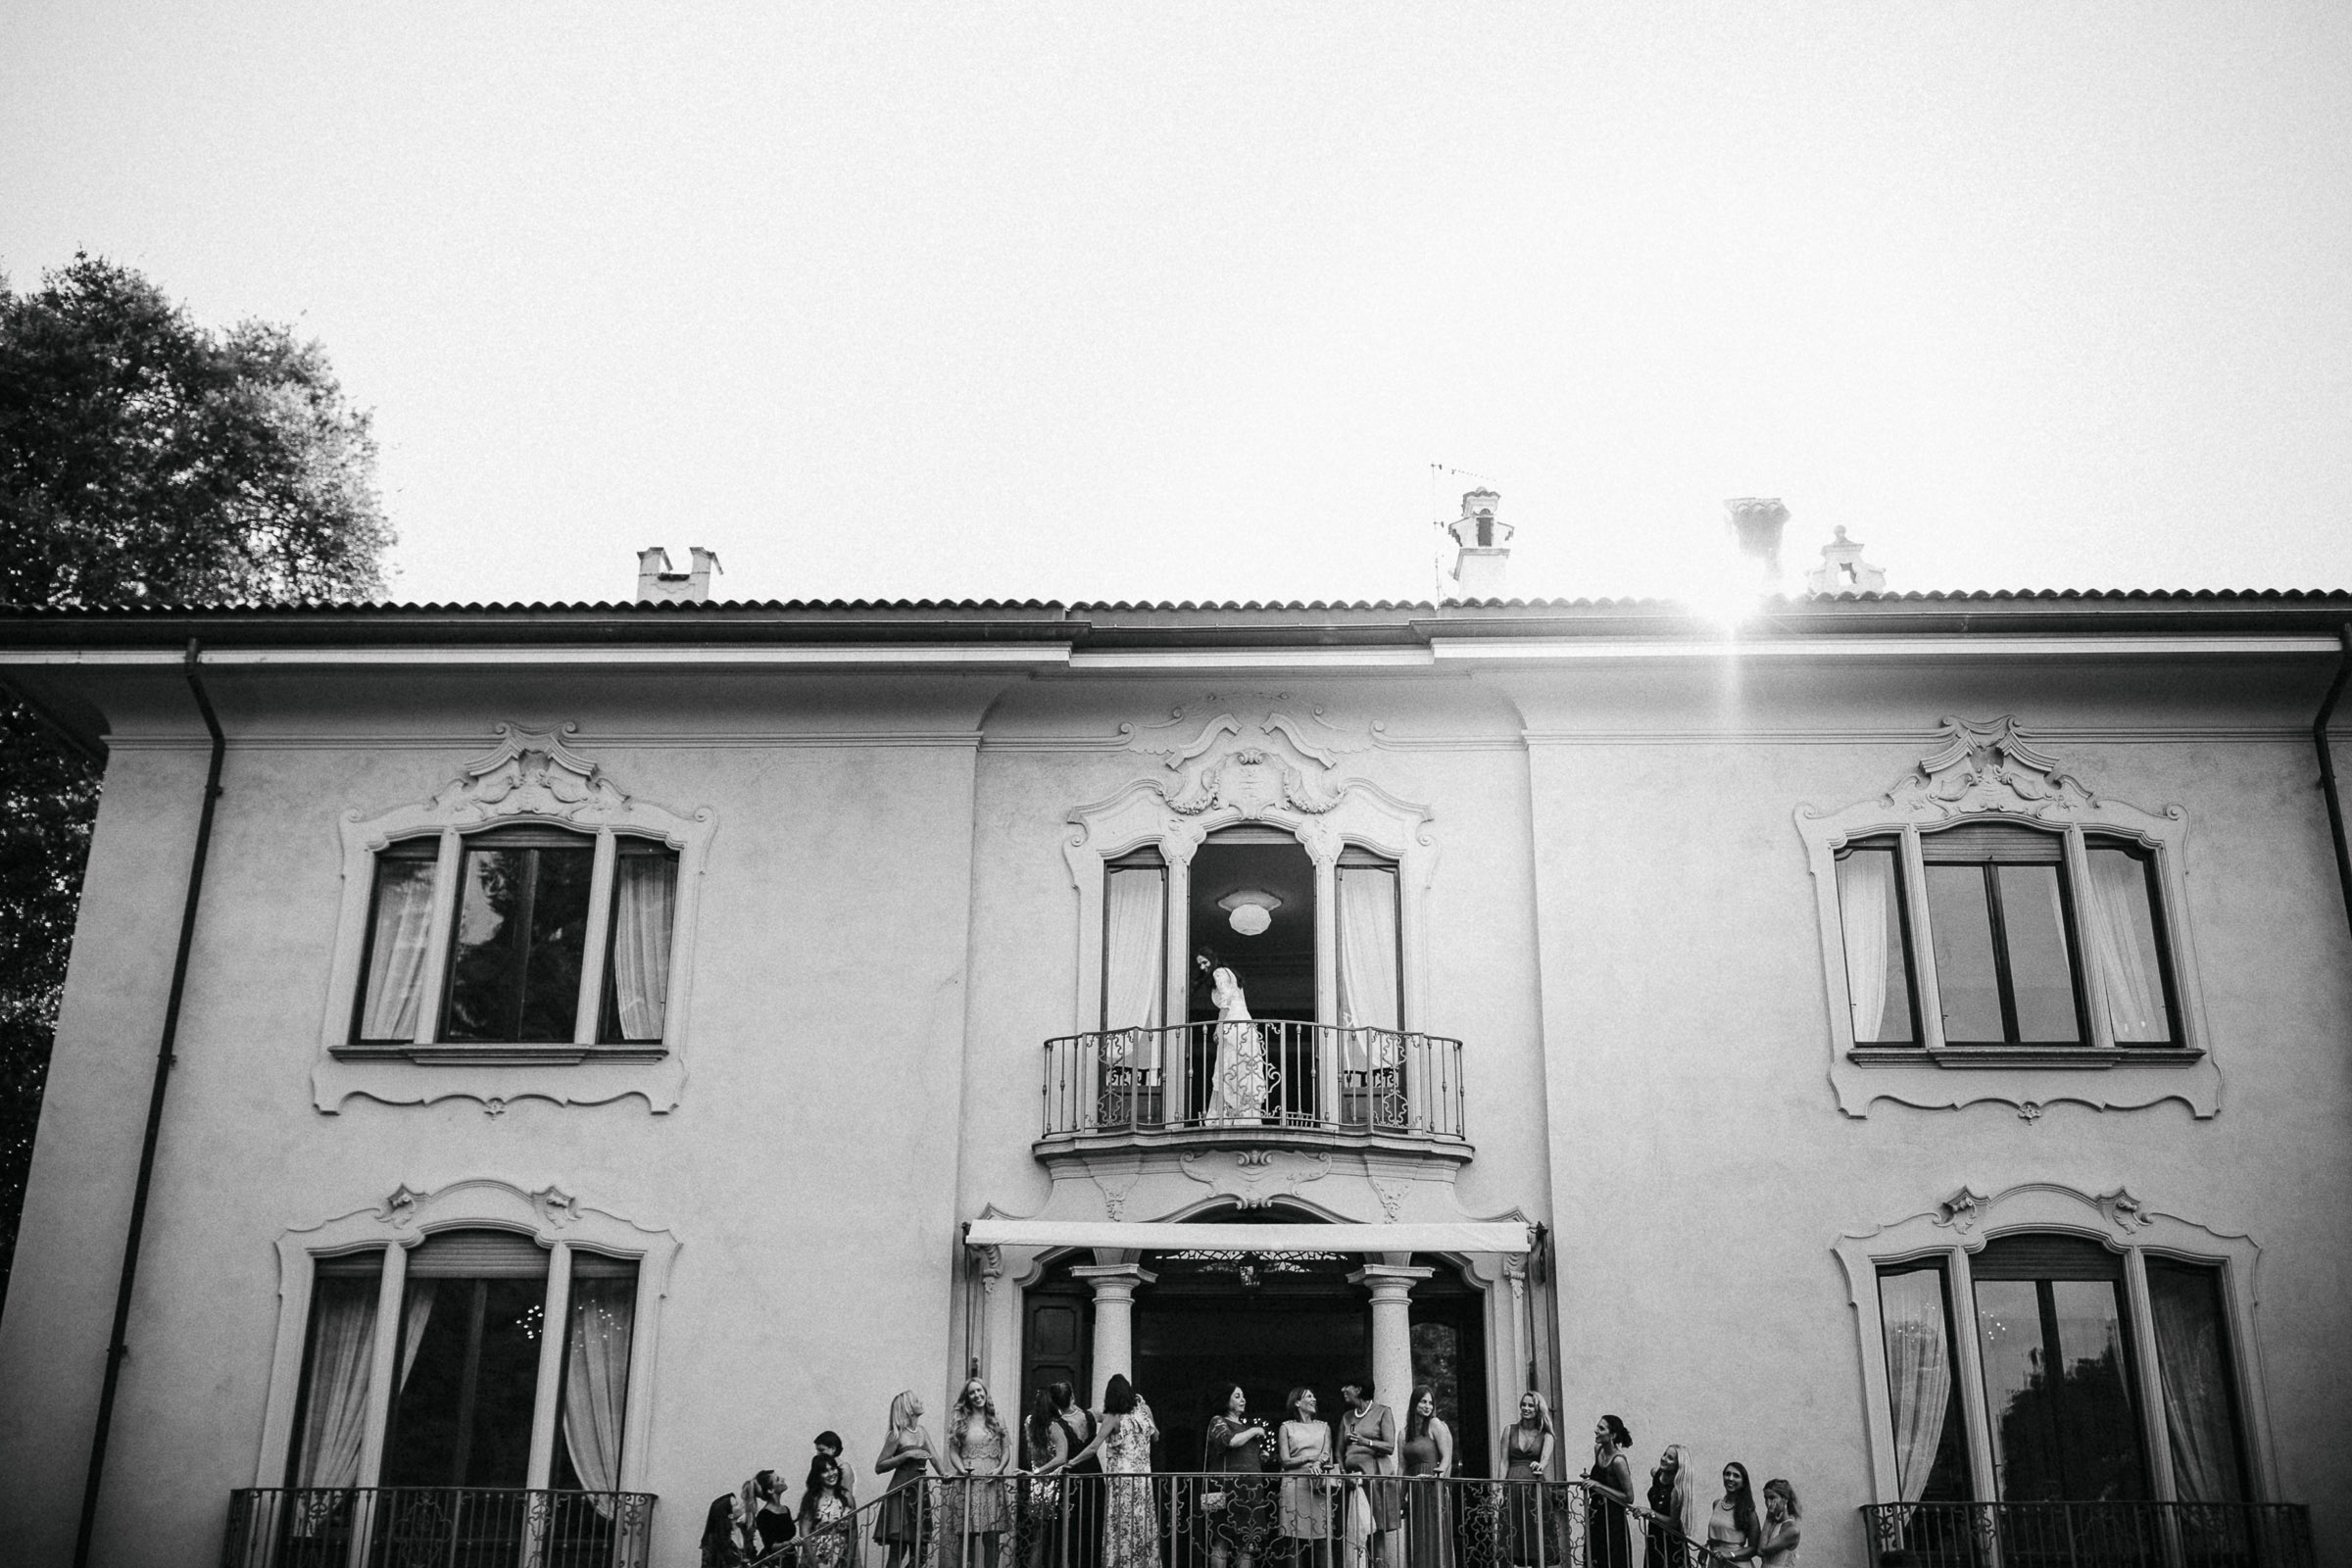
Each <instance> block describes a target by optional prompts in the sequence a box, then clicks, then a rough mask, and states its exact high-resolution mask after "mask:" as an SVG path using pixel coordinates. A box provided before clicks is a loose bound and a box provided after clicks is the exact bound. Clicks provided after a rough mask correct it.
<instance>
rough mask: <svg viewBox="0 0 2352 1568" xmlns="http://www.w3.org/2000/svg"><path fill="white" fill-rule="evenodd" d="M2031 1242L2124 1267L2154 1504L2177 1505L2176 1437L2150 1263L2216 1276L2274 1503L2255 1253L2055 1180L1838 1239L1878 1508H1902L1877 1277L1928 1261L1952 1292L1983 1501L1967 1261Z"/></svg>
mask: <svg viewBox="0 0 2352 1568" xmlns="http://www.w3.org/2000/svg"><path fill="white" fill-rule="evenodd" d="M2021 1232H2034V1233H2038V1234H2045V1235H2046V1234H2051V1233H2057V1234H2061V1235H2071V1236H2082V1237H2088V1238H2089V1239H2091V1240H2093V1241H2095V1242H2098V1243H2099V1244H2100V1245H2101V1246H2103V1247H2105V1248H2106V1249H2107V1250H2109V1251H2111V1252H2116V1253H2119V1254H2121V1256H2122V1258H2123V1270H2124V1288H2125V1298H2126V1302H2125V1304H2126V1307H2127V1309H2128V1311H2129V1313H2130V1316H2131V1340H2132V1355H2133V1358H2134V1360H2135V1362H2136V1365H2137V1368H2138V1378H2139V1386H2138V1387H2136V1388H2134V1389H2133V1391H2132V1403H2133V1406H2134V1407H2135V1408H2136V1410H2137V1411H2138V1414H2139V1418H2140V1435H2141V1443H2142V1445H2143V1447H2144V1450H2145V1452H2146V1453H2147V1456H2148V1466H2149V1469H2150V1471H2151V1477H2150V1479H2151V1482H2152V1484H2153V1487H2154V1491H2155V1495H2156V1497H2157V1499H2158V1500H2160V1501H2171V1500H2173V1495H2174V1486H2173V1464H2172V1446H2171V1439H2170V1437H2169V1435H2168V1434H2167V1432H2166V1430H2165V1416H2164V1401H2163V1400H2162V1398H2161V1397H2157V1398H2151V1397H2148V1396H2149V1395H2150V1394H2151V1393H2152V1392H2155V1391H2156V1389H2157V1381H2156V1380H2157V1377H2158V1372H2157V1368H2158V1365H2159V1358H2158V1354H2157V1348H2156V1329H2155V1320H2154V1317H2153V1314H2152V1313H2151V1311H2150V1307H2149V1299H2148V1273H2147V1259H2148V1258H2149V1257H2151V1256H2153V1257H2163V1258H2173V1259H2178V1260H2179V1261H2181V1262H2184V1263H2195V1264H2199V1265H2203V1266H2207V1267H2218V1268H2220V1270H2221V1273H2222V1300H2223V1307H2224V1313H2225V1316H2226V1319H2227V1332H2228V1334H2229V1355H2230V1364H2231V1366H2232V1367H2233V1369H2234V1370H2235V1372H2236V1375H2237V1384H2238V1387H2237V1396H2238V1399H2239V1410H2240V1413H2241V1416H2242V1419H2243V1422H2244V1427H2245V1434H2244V1435H2245V1443H2246V1448H2247V1453H2246V1463H2247V1465H2248V1467H2249V1469H2250V1471H2251V1474H2250V1475H2249V1477H2248V1482H2249V1484H2250V1485H2251V1486H2252V1487H2253V1488H2254V1489H2255V1499H2256V1500H2260V1499H2262V1498H2269V1497H2277V1496H2278V1495H2279V1492H2278V1468H2277V1454H2276V1451H2275V1447H2274V1446H2273V1444H2272V1442H2271V1436H2270V1412H2269V1406H2268V1403H2267V1401H2266V1399H2265V1397H2264V1379H2263V1375H2262V1360H2261V1345H2260V1336H2259V1335H2258V1334H2257V1332H2256V1321H2255V1308H2256V1305H2257V1303H2258V1300H2259V1298H2258V1296H2257V1294H2256V1279H2255V1272H2256V1268H2257V1265H2258V1264H2259V1263H2260V1262H2261V1258H2262V1249H2261V1248H2259V1247H2257V1246H2256V1245H2255V1244H2254V1242H2253V1240H2252V1239H2251V1238H2249V1237H2246V1236H2231V1235H2225V1234H2223V1233H2221V1232H2219V1231H2214V1230H2209V1229H2207V1228H2206V1227H2205V1226H2203V1225H2199V1224H2196V1223H2194V1222H2192V1221H2189V1220H2185V1219H2181V1218H2179V1217H2177V1216H2175V1215H2171V1214H2159V1213H2156V1212H2155V1211H2154V1210H2152V1209H2151V1208H2149V1207H2148V1205H2147V1204H2145V1203H2143V1202H2141V1201H2139V1200H2138V1199H2136V1198H2134V1197H2132V1195H2131V1193H2130V1192H2129V1191H2127V1190H2125V1189H2122V1188H2118V1189H2117V1190H2116V1191H2114V1192H2111V1193H2104V1194H2100V1195H2098V1196H2095V1197H2094V1196H2091V1195H2089V1194H2086V1193H2082V1192H2078V1191H2076V1190H2075V1189H2074V1188H2072V1187H2066V1186H2061V1185H2059V1184H2057V1183H2054V1182H2028V1183H2024V1184H2022V1185H2020V1186H2016V1187H2011V1188H2008V1189H2006V1190H2004V1191H2002V1192H2000V1193H1998V1194H1996V1195H1995V1196H1993V1197H1990V1198H1986V1197H1985V1196H1984V1195H1983V1194H1980V1193H1978V1192H1975V1191H1974V1190H1972V1189H1970V1188H1967V1187H1963V1188H1961V1189H1960V1190H1959V1191H1958V1192H1956V1193H1954V1194H1953V1195H1952V1196H1951V1197H1949V1198H1947V1199H1945V1200H1944V1201H1941V1202H1939V1203H1937V1204H1936V1206H1935V1207H1934V1208H1933V1209H1930V1210H1928V1211H1927V1212H1925V1213H1921V1214H1915V1215H1913V1216H1912V1217H1910V1218H1909V1219H1905V1220H1901V1221H1898V1222H1896V1223H1894V1224H1891V1225H1882V1226H1879V1227H1877V1228H1876V1229H1874V1230H1870V1231H1867V1232H1861V1233H1857V1234H1852V1235H1847V1236H1842V1237H1840V1238H1838V1242H1837V1244H1836V1246H1835V1249H1834V1250H1836V1252H1837V1254H1838V1262H1839V1263H1841V1264H1842V1265H1843V1266H1844V1268H1845V1283H1846V1299H1847V1300H1848V1302H1849V1303H1850V1304H1851V1305H1852V1307H1853V1309H1854V1322H1855V1329H1856V1332H1857V1335H1858V1339H1859V1344H1860V1349H1861V1352H1862V1394H1863V1403H1864V1406H1865V1409H1866V1412H1867V1415H1868V1419H1869V1422H1870V1465H1871V1487H1872V1495H1873V1498H1874V1500H1876V1501H1878V1502H1886V1503H1899V1502H1901V1501H1902V1500H1903V1498H1902V1494H1901V1491H1900V1488H1899V1487H1898V1485H1897V1483H1896V1474H1895V1458H1894V1420H1893V1409H1892V1400H1891V1398H1890V1397H1889V1395H1888V1394H1887V1341H1886V1333H1885V1326H1884V1320H1883V1318H1882V1316H1881V1313H1880V1306H1879V1270H1880V1269H1881V1268H1882V1267H1885V1266H1887V1265H1889V1264H1901V1263H1918V1262H1925V1261H1930V1260H1934V1261H1936V1262H1940V1263H1941V1264H1942V1265H1943V1270H1944V1289H1945V1290H1946V1291H1947V1292H1948V1293H1950V1294H1949V1307H1950V1311H1951V1316H1952V1321H1953V1323H1954V1325H1955V1327H1956V1329H1957V1332H1955V1333H1954V1335H1953V1337H1952V1338H1953V1350H1954V1352H1955V1356H1956V1359H1957V1361H1958V1373H1957V1376H1958V1387H1956V1388H1955V1389H1954V1390H1953V1394H1954V1397H1957V1398H1958V1399H1959V1400H1960V1415H1961V1426H1962V1431H1963V1432H1964V1434H1965V1439H1966V1443H1967V1447H1968V1459H1969V1473H1970V1485H1971V1487H1972V1489H1973V1491H1974V1494H1975V1495H1976V1496H1977V1498H1978V1499H1979V1500H1989V1499H1991V1498H1992V1497H1994V1496H1995V1495H1997V1494H1996V1492H1995V1485H1994V1477H1993V1472H1992V1446H1991V1437H1990V1433H1991V1412H1990V1411H1989V1410H1988V1409H1987V1408H1986V1406H1985V1372H1984V1365H1983V1354H1982V1349H1981V1348H1980V1347H1979V1345H1978V1342H1977V1336H1976V1334H1975V1332H1974V1330H1973V1327H1972V1325H1973V1323H1974V1308H1973V1303H1974V1301H1975V1287H1974V1281H1973V1279H1972V1276H1971V1274H1970V1269H1969V1260H1970V1259H1971V1258H1972V1257H1974V1256H1975V1255H1976V1254H1977V1253H1979V1252H1982V1251H1983V1250H1985V1243H1987V1242H1989V1241H1992V1240H1994V1239H1995V1238H1998V1237H2002V1236H2009V1235H2015V1234H2019V1233H2021Z"/></svg>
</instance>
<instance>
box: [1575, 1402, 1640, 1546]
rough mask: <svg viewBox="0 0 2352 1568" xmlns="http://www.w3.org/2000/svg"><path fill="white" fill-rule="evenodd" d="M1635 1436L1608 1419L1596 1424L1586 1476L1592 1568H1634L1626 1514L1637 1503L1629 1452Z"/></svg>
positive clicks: (1588, 1531)
mask: <svg viewBox="0 0 2352 1568" xmlns="http://www.w3.org/2000/svg"><path fill="white" fill-rule="evenodd" d="M1633 1442H1634V1435H1633V1433H1631V1432H1629V1431H1627V1430H1626V1425H1625V1423H1624V1422H1623V1421H1620V1420H1618V1419H1617V1418H1616V1417H1615V1416H1613V1415H1604V1416H1602V1417H1601V1418H1600V1419H1599V1420H1598V1421H1596V1422H1594V1423H1593V1468H1592V1469H1590V1470H1588V1471H1586V1472H1585V1550H1586V1554H1587V1557H1586V1560H1587V1561H1588V1562H1589V1563H1590V1564H1591V1565H1592V1568H1633V1561H1634V1539H1633V1536H1632V1534H1631V1533H1630V1532H1629V1531H1628V1530H1627V1528H1626V1516H1625V1511H1626V1509H1627V1508H1629V1507H1631V1506H1632V1505H1633V1501H1634V1467H1633V1465H1632V1463H1631V1462H1630V1461H1629V1460H1627V1458H1626V1456H1625V1450H1626V1449H1627V1448H1629V1447H1631V1446H1633Z"/></svg>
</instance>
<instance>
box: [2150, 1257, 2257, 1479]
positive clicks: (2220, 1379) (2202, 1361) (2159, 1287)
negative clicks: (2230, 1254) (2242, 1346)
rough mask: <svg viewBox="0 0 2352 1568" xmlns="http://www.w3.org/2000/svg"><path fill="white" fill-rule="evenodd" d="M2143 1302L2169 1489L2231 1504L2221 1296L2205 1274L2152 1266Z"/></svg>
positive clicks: (2231, 1439) (2233, 1441)
mask: <svg viewBox="0 0 2352 1568" xmlns="http://www.w3.org/2000/svg"><path fill="white" fill-rule="evenodd" d="M2148 1303H2149V1305H2150V1307H2151V1308H2152V1309H2153V1311H2152V1314H2151V1315H2152V1316H2153V1317H2154V1318H2155V1320H2156V1361H2157V1365H2158V1367H2159V1368H2160V1369H2161V1370H2162V1372H2163V1380H2164V1430H2165V1432H2166V1433H2167V1435H2168V1436H2169V1437H2170V1438H2171V1440H2172V1448H2173V1490H2174V1492H2175V1494H2176V1495H2179V1497H2180V1500H2181V1501H2182V1502H2236V1501H2238V1500H2239V1491H2238V1477H2237V1431H2236V1422H2235V1421H2234V1419H2233V1418H2232V1416H2231V1413H2230V1408H2229V1372H2228V1368H2227V1366H2226V1364H2225V1362H2224V1360H2223V1357H2222V1331H2223V1323H2222V1315H2221V1300H2220V1298H2219V1295H2218V1293H2217V1292H2216V1291H2215V1290H2214V1289H2213V1285H2212V1282H2211V1279H2210V1277H2200V1276H2198V1275H2196V1274H2191V1273H2184V1272H2181V1271H2179V1270H2175V1269H2169V1268H2163V1269H2159V1268H2151V1269H2149V1270H2148Z"/></svg>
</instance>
